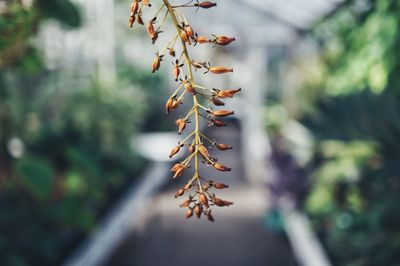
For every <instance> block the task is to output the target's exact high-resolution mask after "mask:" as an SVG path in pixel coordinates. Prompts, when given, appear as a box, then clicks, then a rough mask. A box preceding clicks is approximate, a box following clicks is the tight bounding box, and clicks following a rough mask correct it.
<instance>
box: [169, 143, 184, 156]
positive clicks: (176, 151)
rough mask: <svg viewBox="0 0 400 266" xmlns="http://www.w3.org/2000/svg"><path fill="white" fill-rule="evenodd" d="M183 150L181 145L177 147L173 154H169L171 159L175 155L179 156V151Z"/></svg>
mask: <svg viewBox="0 0 400 266" xmlns="http://www.w3.org/2000/svg"><path fill="white" fill-rule="evenodd" d="M180 149H181V145H178V146H176V147H174V148H173V149H172V150H171V153H170V154H169V158H172V156H174V155H175V154H177V153H178V152H179V150H180Z"/></svg>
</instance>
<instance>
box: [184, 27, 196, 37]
mask: <svg viewBox="0 0 400 266" xmlns="http://www.w3.org/2000/svg"><path fill="white" fill-rule="evenodd" d="M185 31H186V33H187V35H188V36H189V37H190V38H192V39H193V38H194V31H193V29H192V27H191V26H190V25H186V26H185Z"/></svg>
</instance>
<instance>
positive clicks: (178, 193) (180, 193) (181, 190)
mask: <svg viewBox="0 0 400 266" xmlns="http://www.w3.org/2000/svg"><path fill="white" fill-rule="evenodd" d="M184 193H185V190H183V189H182V188H181V189H179V190H178V191H177V192H176V193H175V198H177V197H180V196H182V195H183V194H184Z"/></svg>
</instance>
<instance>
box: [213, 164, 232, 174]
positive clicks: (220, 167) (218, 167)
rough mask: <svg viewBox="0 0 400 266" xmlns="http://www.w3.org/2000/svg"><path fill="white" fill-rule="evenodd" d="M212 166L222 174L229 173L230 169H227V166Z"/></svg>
mask: <svg viewBox="0 0 400 266" xmlns="http://www.w3.org/2000/svg"><path fill="white" fill-rule="evenodd" d="M213 166H214V168H215V169H217V170H218V171H222V172H226V171H230V170H231V168H229V167H227V166H225V165H223V164H220V163H214V165H213Z"/></svg>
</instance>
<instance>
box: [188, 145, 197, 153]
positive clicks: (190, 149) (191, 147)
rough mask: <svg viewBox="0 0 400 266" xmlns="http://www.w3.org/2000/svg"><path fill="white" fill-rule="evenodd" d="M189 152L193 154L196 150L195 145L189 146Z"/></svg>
mask: <svg viewBox="0 0 400 266" xmlns="http://www.w3.org/2000/svg"><path fill="white" fill-rule="evenodd" d="M188 149H189V152H190V153H193V152H194V151H195V150H196V149H195V148H194V145H189V146H188Z"/></svg>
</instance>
